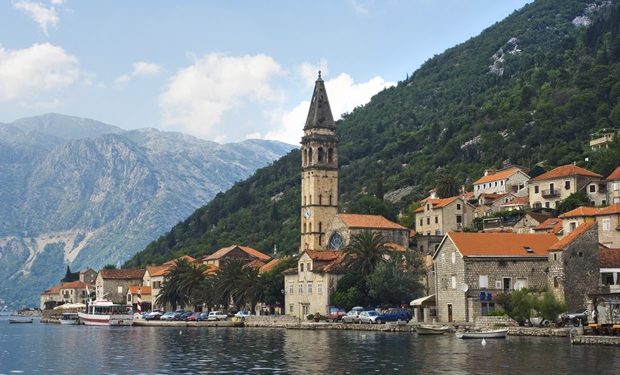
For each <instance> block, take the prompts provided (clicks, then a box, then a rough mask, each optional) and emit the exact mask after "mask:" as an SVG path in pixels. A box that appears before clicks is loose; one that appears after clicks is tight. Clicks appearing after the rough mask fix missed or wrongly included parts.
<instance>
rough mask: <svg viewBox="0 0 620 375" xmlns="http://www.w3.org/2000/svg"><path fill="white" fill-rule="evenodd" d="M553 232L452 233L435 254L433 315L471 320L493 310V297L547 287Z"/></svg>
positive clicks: (464, 320)
mask: <svg viewBox="0 0 620 375" xmlns="http://www.w3.org/2000/svg"><path fill="white" fill-rule="evenodd" d="M555 242H557V237H555V236H554V235H553V234H518V233H462V232H450V233H448V234H447V235H446V236H445V237H444V240H443V241H442V242H441V245H440V246H439V248H438V249H437V251H436V253H435V255H434V256H433V264H434V269H435V283H436V303H437V319H438V320H439V321H441V322H473V321H474V319H475V318H476V317H477V316H481V315H486V314H487V313H489V312H490V311H493V310H495V308H496V306H495V300H494V298H495V296H497V294H498V293H510V292H512V291H513V290H518V289H521V288H544V287H546V285H547V273H546V269H547V267H548V256H547V249H548V248H549V247H551V246H552V245H553V244H554V243H555Z"/></svg>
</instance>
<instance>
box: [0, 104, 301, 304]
mask: <svg viewBox="0 0 620 375" xmlns="http://www.w3.org/2000/svg"><path fill="white" fill-rule="evenodd" d="M292 148H293V146H291V145H287V144H284V143H280V142H274V141H262V140H247V141H244V142H241V143H231V144H218V143H215V142H209V141H203V140H200V139H197V138H194V137H191V136H188V135H184V134H181V133H171V132H161V131H157V130H154V129H140V130H132V131H124V130H122V129H120V128H117V127H115V126H111V125H107V124H104V123H101V122H98V121H94V120H89V119H82V118H77V117H69V116H63V115H58V114H48V115H43V116H39V117H31V118H26V119H20V120H17V121H15V122H13V123H11V124H0V211H1V212H2V213H3V214H2V218H1V221H0V278H1V279H3V280H8V281H5V282H4V283H3V285H2V286H1V287H0V298H1V299H4V300H5V301H7V302H13V303H16V304H29V305H35V304H36V303H37V293H38V292H40V291H41V290H43V289H45V288H47V287H49V286H51V285H52V284H54V283H56V282H58V280H59V279H60V278H62V277H63V276H64V273H65V270H66V264H69V265H70V266H71V268H72V269H73V270H79V269H81V268H84V267H87V266H89V267H93V268H100V267H102V266H104V265H105V264H120V263H122V262H124V261H126V260H127V259H129V258H130V257H131V256H132V255H133V254H135V253H136V252H138V251H140V250H142V249H143V248H144V247H145V246H146V245H147V244H148V243H149V242H151V241H152V240H153V239H155V238H157V237H158V236H159V235H161V234H162V233H164V232H165V231H166V230H168V229H169V228H170V227H171V226H172V225H174V224H175V223H177V222H178V221H179V220H181V219H183V218H185V217H187V215H189V214H191V213H192V212H193V211H194V210H195V209H196V208H197V207H200V206H202V205H204V204H205V203H207V202H208V201H210V200H211V199H212V198H213V197H214V196H215V195H216V194H218V193H219V192H221V191H224V190H226V189H228V188H229V187H230V186H232V185H233V184H234V183H235V182H237V181H240V180H243V179H244V178H247V177H248V176H249V175H251V174H252V173H253V172H254V171H255V170H256V169H257V168H259V167H262V166H265V165H267V164H269V163H271V162H272V161H273V160H275V159H278V158H279V157H280V156H282V155H284V154H285V153H287V152H289V151H290V150H291V149H292Z"/></svg>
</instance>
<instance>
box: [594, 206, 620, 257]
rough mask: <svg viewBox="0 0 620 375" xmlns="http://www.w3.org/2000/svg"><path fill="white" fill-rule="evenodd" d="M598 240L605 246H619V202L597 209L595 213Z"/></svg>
mask: <svg viewBox="0 0 620 375" xmlns="http://www.w3.org/2000/svg"><path fill="white" fill-rule="evenodd" d="M594 217H595V218H596V222H597V223H598V240H599V242H600V243H601V244H603V245H604V246H607V247H612V248H616V249H617V248H620V204H619V203H616V204H612V205H611V206H608V207H604V208H601V209H599V210H598V211H597V212H596V213H595V214H594Z"/></svg>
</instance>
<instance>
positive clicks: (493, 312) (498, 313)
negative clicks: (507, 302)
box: [487, 310, 508, 316]
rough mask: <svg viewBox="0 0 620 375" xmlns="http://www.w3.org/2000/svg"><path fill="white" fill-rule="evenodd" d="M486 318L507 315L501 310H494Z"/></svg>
mask: <svg viewBox="0 0 620 375" xmlns="http://www.w3.org/2000/svg"><path fill="white" fill-rule="evenodd" d="M487 316H508V314H506V311H503V310H494V311H491V312H490V313H488V314H487Z"/></svg>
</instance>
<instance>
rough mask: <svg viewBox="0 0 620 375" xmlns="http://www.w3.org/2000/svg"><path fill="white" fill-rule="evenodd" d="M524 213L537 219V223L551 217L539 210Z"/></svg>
mask: <svg viewBox="0 0 620 375" xmlns="http://www.w3.org/2000/svg"><path fill="white" fill-rule="evenodd" d="M526 215H528V216H529V217H531V218H532V219H534V220H536V221H538V222H539V223H543V222H544V221H545V220H547V219H550V218H551V217H550V216H549V215H545V214H541V213H539V212H528V213H527V214H526Z"/></svg>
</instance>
